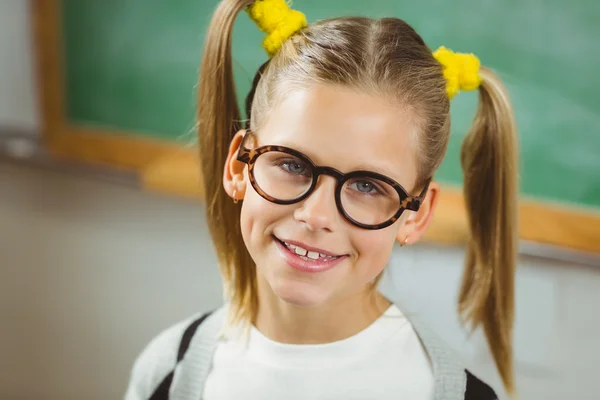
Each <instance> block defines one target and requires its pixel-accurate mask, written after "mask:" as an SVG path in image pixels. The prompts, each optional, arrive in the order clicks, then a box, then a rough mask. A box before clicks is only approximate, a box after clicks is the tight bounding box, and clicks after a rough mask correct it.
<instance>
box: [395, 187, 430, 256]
mask: <svg viewBox="0 0 600 400" xmlns="http://www.w3.org/2000/svg"><path fill="white" fill-rule="evenodd" d="M439 192H440V185H439V184H438V183H437V182H431V183H430V184H429V189H428V190H427V194H426V195H425V197H424V199H423V203H422V204H421V207H419V210H418V211H416V212H410V215H409V216H408V217H407V218H406V220H405V222H404V224H403V225H402V227H401V228H400V229H399V231H398V235H397V236H396V240H397V241H398V242H399V243H400V245H401V246H404V245H410V244H414V243H416V242H418V241H419V240H421V238H422V237H423V235H424V234H425V232H426V231H427V227H428V226H429V223H430V222H431V217H432V216H433V211H434V210H435V206H436V205H437V201H438V197H439Z"/></svg>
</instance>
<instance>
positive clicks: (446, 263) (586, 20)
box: [0, 0, 600, 400]
mask: <svg viewBox="0 0 600 400" xmlns="http://www.w3.org/2000/svg"><path fill="white" fill-rule="evenodd" d="M216 3H217V1H216V0H181V1H178V2H172V1H167V0H106V1H102V2H100V1H97V0H31V1H27V0H0V399H9V400H12V399H118V398H122V397H123V394H124V391H125V388H126V385H127V382H128V379H129V373H130V369H131V366H132V363H133V361H134V359H135V357H136V356H137V355H138V354H139V352H140V351H141V350H142V349H143V347H144V346H145V345H146V344H147V343H148V341H149V340H150V339H151V338H153V337H154V336H155V335H156V334H157V333H159V332H160V331H161V330H163V329H165V328H166V327H168V326H170V325H171V324H173V323H175V322H177V321H179V320H181V319H183V318H186V317H188V316H189V315H191V314H193V313H196V312H198V311H202V310H208V309H212V308H215V307H218V306H219V305H220V304H221V303H222V292H221V281H220V276H219V272H218V268H217V264H216V256H215V254H214V249H213V247H212V243H211V241H210V237H209V234H208V231H207V227H206V223H205V218H204V212H205V211H204V203H203V201H202V193H201V191H200V190H199V187H200V181H199V178H198V174H197V167H198V162H199V161H198V160H197V159H196V156H195V150H194V142H195V138H194V135H195V132H194V129H195V121H194V108H195V90H196V87H195V85H196V79H197V74H198V68H199V67H198V66H199V63H200V58H201V51H202V44H203V34H204V31H205V29H206V26H207V24H208V21H209V18H210V15H211V12H212V10H213V9H214V7H215V5H216ZM364 4H365V3H364V2H363V1H359V0H352V1H347V0H346V1H343V2H342V0H327V1H323V0H321V1H316V0H313V1H310V0H297V1H296V2H295V7H296V8H298V9H300V10H302V11H303V12H305V13H306V14H307V17H308V19H309V21H315V20H318V19H322V18H327V17H333V16H343V15H366V16H371V17H383V16H398V17H401V18H403V19H405V20H406V21H407V22H409V23H410V24H412V25H413V26H414V27H415V28H416V30H417V31H418V32H419V33H420V34H421V35H422V36H423V38H424V39H425V40H426V42H427V43H428V45H429V46H430V47H431V48H436V47H437V46H439V45H446V46H448V47H450V48H453V49H454V50H456V51H464V52H474V53H475V54H477V55H478V56H480V58H481V59H482V61H483V63H484V64H486V65H488V66H489V67H491V68H493V69H495V70H496V71H497V72H498V73H499V74H500V76H501V77H502V78H503V80H504V81H505V82H506V84H507V86H508V88H509V91H510V92H511V96H512V98H513V101H514V103H515V108H516V113H517V122H518V124H519V130H520V134H521V139H520V140H521V153H522V159H521V193H522V202H521V218H520V226H519V232H520V236H521V245H520V255H519V268H518V272H517V281H516V285H517V287H516V290H517V291H516V308H517V310H516V327H515V337H514V341H515V362H516V373H517V388H518V390H519V393H520V397H521V399H526V400H528V399H544V400H548V399H565V398H576V399H582V400H587V399H590V400H591V399H597V398H598V394H597V391H598V383H597V376H598V372H597V371H598V369H597V360H598V357H600V342H599V341H598V340H597V339H598V337H600V313H599V312H598V310H597V308H598V305H600V156H599V154H600V101H599V100H598V98H599V97H598V95H597V94H598V93H599V92H600V80H598V79H597V71H598V70H600V55H599V54H600V53H598V52H597V51H594V49H597V39H598V37H600V28H599V25H598V24H597V21H600V3H598V2H596V1H592V0H577V1H575V2H572V3H570V4H567V3H565V2H562V1H559V0H552V1H545V2H542V1H538V0H523V1H519V2H517V1H512V0H511V1H500V0H485V1H475V0H460V1H453V2H447V1H441V0H423V1H421V2H419V3H418V4H415V2H408V1H397V0H396V1H388V0H374V1H372V2H370V3H369V9H368V10H367V9H365V5H364ZM261 38H262V36H261V33H260V32H258V30H257V29H256V28H255V27H254V26H253V25H252V23H251V22H250V21H249V20H248V18H246V17H245V16H244V15H242V16H240V18H239V21H238V22H237V25H236V30H235V32H234V58H235V66H234V68H235V74H236V83H237V88H238V92H239V95H240V96H245V94H246V93H247V91H248V88H249V87H250V81H251V79H252V77H253V75H254V73H255V71H256V69H257V67H258V66H259V65H260V64H261V63H262V62H264V60H265V57H266V56H265V55H264V52H263V50H262V48H261V47H260V43H261ZM476 101H477V97H476V95H475V94H469V93H463V94H461V95H460V96H458V97H457V98H456V100H453V104H452V114H453V115H452V116H453V130H452V139H451V143H450V148H449V151H448V156H447V158H446V161H445V162H444V164H443V166H442V167H441V169H440V172H439V174H438V176H437V178H438V179H439V180H440V181H442V182H443V183H444V188H445V191H444V194H443V198H442V201H441V204H440V207H439V210H438V213H437V215H436V220H435V221H434V223H433V225H432V227H431V232H430V235H429V236H428V238H427V240H426V241H425V242H424V243H422V244H419V245H416V246H411V247H408V248H407V247H404V248H402V249H400V248H399V247H398V248H396V249H395V250H394V253H393V257H392V259H391V261H390V264H389V268H388V271H387V272H388V274H387V277H386V279H385V280H384V282H383V290H384V292H386V294H388V295H389V296H390V297H392V298H394V299H398V300H399V301H401V302H402V303H403V304H404V305H405V307H406V308H407V309H408V311H410V312H415V313H417V314H419V315H420V316H421V317H422V318H423V319H424V320H425V321H427V322H428V323H429V324H430V325H431V327H432V328H433V329H434V330H436V331H437V332H438V333H439V334H440V336H442V337H443V338H444V339H445V340H446V341H447V342H448V343H449V344H450V345H451V346H452V347H454V348H455V349H456V350H457V351H458V352H459V353H460V355H461V356H462V357H463V358H464V360H465V362H466V364H467V365H468V366H469V367H470V368H471V369H472V370H473V372H474V373H475V374H477V375H479V376H480V377H481V378H482V379H484V380H485V381H487V382H489V383H490V384H491V385H492V386H493V387H494V388H495V389H496V390H497V391H498V392H499V393H501V394H502V395H503V396H504V393H502V389H501V383H500V379H499V377H498V375H497V373H496V372H495V368H494V365H493V362H492V359H491V356H490V354H489V351H488V349H487V345H486V343H485V341H484V339H483V336H482V334H481V332H480V331H476V332H474V333H473V334H471V335H470V334H469V332H468V331H466V330H465V329H464V328H462V327H461V326H460V324H459V320H458V316H457V314H456V297H457V292H458V287H459V282H460V274H461V270H462V264H463V261H464V241H465V219H464V210H463V207H462V203H461V197H460V191H459V190H458V189H457V188H459V187H460V184H461V176H460V164H459V161H458V157H459V151H460V141H461V139H462V137H464V134H465V132H466V130H467V129H468V127H469V125H470V122H471V120H472V118H473V115H474V110H475V106H476ZM503 398H505V397H503Z"/></svg>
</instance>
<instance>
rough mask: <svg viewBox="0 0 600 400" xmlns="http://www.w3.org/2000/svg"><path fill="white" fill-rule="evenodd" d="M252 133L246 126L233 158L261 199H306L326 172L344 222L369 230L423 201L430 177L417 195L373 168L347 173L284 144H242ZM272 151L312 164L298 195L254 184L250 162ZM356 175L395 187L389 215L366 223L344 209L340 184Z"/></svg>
mask: <svg viewBox="0 0 600 400" xmlns="http://www.w3.org/2000/svg"><path fill="white" fill-rule="evenodd" d="M252 137H254V134H253V133H252V132H251V131H250V130H247V131H246V134H245V135H244V138H243V139H242V143H241V144H240V148H239V150H238V155H237V160H238V161H240V162H243V163H245V164H247V165H248V175H249V178H250V183H251V184H252V187H253V188H254V190H256V192H257V193H258V194H259V195H260V196H261V197H263V198H264V199H265V200H268V201H270V202H272V203H275V204H282V205H286V204H294V203H298V202H300V201H302V200H304V199H306V198H307V197H308V196H310V195H311V193H312V192H313V191H314V189H315V187H316V186H317V182H318V179H319V177H320V176H321V175H329V176H331V177H333V178H334V179H335V180H336V181H337V183H336V189H335V203H336V206H337V209H338V211H339V213H340V214H341V215H342V216H343V217H344V218H345V219H346V220H347V221H348V222H350V223H351V224H353V225H355V226H357V227H359V228H363V229H369V230H377V229H383V228H386V227H388V226H390V225H392V224H393V223H394V222H396V221H397V220H398V219H399V218H400V216H401V215H402V212H403V211H404V210H411V211H418V210H419V208H420V206H421V204H422V203H423V199H424V197H425V195H426V194H427V189H428V187H429V182H430V181H428V182H427V183H426V184H425V187H424V188H423V190H422V191H421V193H420V194H419V195H418V196H411V195H410V194H408V192H407V191H406V190H405V189H404V188H403V187H402V185H400V184H399V183H398V182H396V181H395V180H393V179H392V178H390V177H387V176H385V175H382V174H379V173H377V172H372V171H362V170H361V171H352V172H349V173H347V174H344V173H342V172H341V171H338V170H337V169H335V168H332V167H327V166H322V165H316V164H315V163H314V162H313V161H312V160H311V159H310V158H309V157H308V156H306V155H305V154H303V153H301V152H299V151H297V150H294V149H291V148H289V147H285V146H279V145H266V146H261V147H257V148H254V149H250V148H248V147H246V144H247V142H248V141H249V140H250V138H252ZM272 151H276V152H280V153H286V154H289V155H291V156H293V157H297V158H299V159H301V160H302V161H304V162H305V163H306V164H307V165H309V166H310V167H311V168H312V182H311V184H310V187H309V188H308V189H307V190H306V191H305V192H304V193H302V194H301V195H300V196H298V197H296V198H293V199H288V200H281V199H277V198H275V197H273V196H270V195H269V194H268V193H265V191H264V190H263V189H262V188H261V187H260V186H259V185H258V183H257V181H256V178H255V176H254V166H255V163H256V160H257V159H258V158H259V157H260V156H261V155H262V154H265V153H268V152H272ZM356 177H360V178H372V179H376V180H380V181H382V182H385V183H386V184H388V185H390V186H391V187H392V188H393V189H394V190H395V191H396V193H398V197H399V208H398V210H397V211H396V212H395V213H394V214H393V215H392V217H390V218H389V219H387V220H386V221H384V222H382V223H378V224H375V225H369V224H364V223H361V222H359V221H356V220H355V219H353V218H352V217H351V216H350V215H349V214H348V213H347V212H346V210H345V209H344V206H343V204H342V194H341V192H342V188H343V186H344V183H345V182H346V181H348V180H349V179H351V178H356Z"/></svg>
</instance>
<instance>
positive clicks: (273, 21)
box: [247, 0, 307, 57]
mask: <svg viewBox="0 0 600 400" xmlns="http://www.w3.org/2000/svg"><path fill="white" fill-rule="evenodd" d="M247 11H248V14H250V18H251V19H252V20H253V21H254V22H255V23H256V25H258V27H259V28H260V30H261V31H263V32H265V33H266V34H267V37H266V38H265V40H264V41H263V47H264V48H265V50H266V51H267V54H268V55H269V57H273V56H274V55H275V53H277V52H278V51H279V49H280V48H281V46H282V45H283V42H285V41H286V40H287V39H288V38H289V37H290V36H292V35H293V34H294V33H296V32H298V31H299V30H300V29H302V28H304V27H305V26H306V25H307V22H306V16H305V15H304V14H302V13H301V12H300V11H296V10H292V9H290V8H289V7H288V5H287V3H286V1H285V0H256V1H255V2H254V3H252V4H251V5H250V6H248V10H247Z"/></svg>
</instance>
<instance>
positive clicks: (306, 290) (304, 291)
mask: <svg viewBox="0 0 600 400" xmlns="http://www.w3.org/2000/svg"><path fill="white" fill-rule="evenodd" d="M269 285H270V286H271V290H272V291H273V294H274V295H275V296H276V297H277V298H279V299H280V300H281V301H283V302H285V303H287V304H289V305H293V306H296V307H302V308H312V307H318V306H320V305H322V304H324V303H326V302H327V301H328V300H329V298H330V293H328V292H327V291H326V290H325V289H324V288H321V287H318V286H316V285H315V284H314V283H313V284H311V283H309V282H299V281H285V282H277V283H275V282H274V283H271V282H270V283H269Z"/></svg>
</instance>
